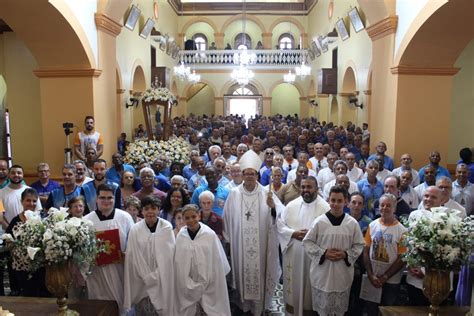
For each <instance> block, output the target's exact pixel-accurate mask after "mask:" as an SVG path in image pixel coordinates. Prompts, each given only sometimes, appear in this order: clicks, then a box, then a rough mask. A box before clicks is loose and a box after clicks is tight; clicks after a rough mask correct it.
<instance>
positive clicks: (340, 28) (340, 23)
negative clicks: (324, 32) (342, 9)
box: [336, 19, 349, 41]
mask: <svg viewBox="0 0 474 316" xmlns="http://www.w3.org/2000/svg"><path fill="white" fill-rule="evenodd" d="M336 28H337V33H339V36H340V37H341V39H342V40H343V41H345V40H346V39H348V38H349V33H348V32H347V28H346V24H345V23H344V19H339V20H337V22H336Z"/></svg>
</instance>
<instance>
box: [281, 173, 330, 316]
mask: <svg viewBox="0 0 474 316" xmlns="http://www.w3.org/2000/svg"><path fill="white" fill-rule="evenodd" d="M329 209H330V207H329V205H328V204H327V203H326V201H324V200H323V199H322V198H321V197H320V196H318V182H317V181H316V178H314V177H311V176H309V177H306V178H304V179H302V180H301V196H300V197H298V198H297V199H295V200H293V201H291V202H290V203H288V205H287V206H286V207H285V210H284V211H283V212H282V213H281V214H280V216H279V217H278V221H277V226H278V239H279V241H280V246H281V251H282V254H283V267H284V268H283V296H284V301H285V303H286V304H285V308H286V312H287V313H288V314H291V315H304V314H306V313H312V299H311V283H310V280H309V278H308V277H307V276H308V275H309V272H310V271H309V268H310V265H311V260H310V259H309V257H308V255H307V254H305V252H304V247H303V243H302V240H303V238H304V237H305V236H306V233H307V232H308V230H309V229H310V228H311V224H312V223H313V221H314V220H315V219H316V218H317V217H318V216H320V215H322V214H324V213H326V212H327V211H329Z"/></svg>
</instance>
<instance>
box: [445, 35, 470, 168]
mask: <svg viewBox="0 0 474 316" xmlns="http://www.w3.org/2000/svg"><path fill="white" fill-rule="evenodd" d="M454 67H458V68H461V70H460V71H459V72H458V73H457V74H456V75H455V76H454V78H453V95H452V109H451V128H450V134H449V152H448V159H447V160H448V163H456V162H457V161H458V160H459V150H460V149H461V148H463V147H472V146H473V144H474V124H473V119H474V90H473V87H474V40H472V41H471V42H470V43H469V45H468V46H467V47H466V48H465V49H464V51H463V52H462V53H461V55H460V56H459V58H458V60H457V61H456V63H455V65H454Z"/></svg>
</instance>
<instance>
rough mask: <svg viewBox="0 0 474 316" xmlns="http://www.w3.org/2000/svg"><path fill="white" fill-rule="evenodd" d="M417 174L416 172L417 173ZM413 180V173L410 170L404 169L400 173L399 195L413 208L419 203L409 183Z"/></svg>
mask: <svg viewBox="0 0 474 316" xmlns="http://www.w3.org/2000/svg"><path fill="white" fill-rule="evenodd" d="M417 176H418V173H417ZM412 181H413V175H412V173H411V171H408V170H405V171H403V172H402V173H401V175H400V196H401V197H402V199H404V200H405V202H407V204H408V206H410V208H411V209H412V210H413V209H415V208H416V207H417V205H418V204H419V203H420V200H419V199H418V194H416V192H415V189H413V187H412V185H411V183H412Z"/></svg>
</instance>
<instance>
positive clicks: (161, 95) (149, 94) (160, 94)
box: [142, 87, 178, 104]
mask: <svg viewBox="0 0 474 316" xmlns="http://www.w3.org/2000/svg"><path fill="white" fill-rule="evenodd" d="M142 100H143V101H145V102H151V101H164V102H170V103H172V104H178V100H177V99H176V97H175V96H174V95H173V93H171V91H170V90H169V89H168V88H166V87H151V88H149V89H146V91H145V92H143V94H142Z"/></svg>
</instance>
